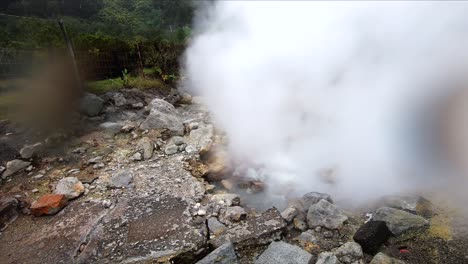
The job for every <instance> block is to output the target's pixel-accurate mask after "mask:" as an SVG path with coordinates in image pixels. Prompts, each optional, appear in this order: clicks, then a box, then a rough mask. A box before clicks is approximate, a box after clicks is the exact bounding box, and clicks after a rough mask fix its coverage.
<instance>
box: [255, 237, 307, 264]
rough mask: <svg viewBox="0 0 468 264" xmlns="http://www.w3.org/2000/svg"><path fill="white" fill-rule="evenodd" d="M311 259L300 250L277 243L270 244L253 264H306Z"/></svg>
mask: <svg viewBox="0 0 468 264" xmlns="http://www.w3.org/2000/svg"><path fill="white" fill-rule="evenodd" d="M311 258H312V255H311V254H310V253H309V252H307V251H305V250H303V249H302V248H300V247H298V246H294V245H291V244H288V243H286V242H283V241H279V242H272V243H271V244H270V245H269V246H268V248H267V249H266V250H265V251H264V252H263V253H262V254H261V255H260V257H258V259H257V260H255V262H254V263H255V264H270V263H288V264H308V263H309V261H310V260H311Z"/></svg>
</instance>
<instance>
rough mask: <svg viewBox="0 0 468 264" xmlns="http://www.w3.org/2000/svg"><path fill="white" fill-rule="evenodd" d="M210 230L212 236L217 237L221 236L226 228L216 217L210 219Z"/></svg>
mask: <svg viewBox="0 0 468 264" xmlns="http://www.w3.org/2000/svg"><path fill="white" fill-rule="evenodd" d="M208 230H209V231H210V234H211V236H213V237H215V236H218V235H220V234H221V233H223V232H224V231H225V230H226V226H225V225H224V224H222V223H221V222H219V221H218V219H216V217H210V218H208Z"/></svg>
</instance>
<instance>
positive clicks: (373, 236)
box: [353, 220, 392, 255]
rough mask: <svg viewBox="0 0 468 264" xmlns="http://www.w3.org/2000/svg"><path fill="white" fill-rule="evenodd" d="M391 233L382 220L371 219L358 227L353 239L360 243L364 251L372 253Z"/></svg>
mask: <svg viewBox="0 0 468 264" xmlns="http://www.w3.org/2000/svg"><path fill="white" fill-rule="evenodd" d="M391 235H392V233H391V232H390V230H389V229H388V227H387V224H385V222H384V221H374V220H372V221H369V222H367V223H365V224H364V225H362V226H361V227H359V229H358V230H357V232H356V233H355V234H354V237H353V239H354V241H356V242H357V243H359V245H361V247H362V250H363V251H364V252H366V253H367V254H370V255H374V254H375V253H377V251H378V250H379V248H380V246H381V245H382V244H383V243H385V242H386V241H387V239H388V238H389V237H390V236H391Z"/></svg>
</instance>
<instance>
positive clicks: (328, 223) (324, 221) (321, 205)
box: [307, 199, 348, 229]
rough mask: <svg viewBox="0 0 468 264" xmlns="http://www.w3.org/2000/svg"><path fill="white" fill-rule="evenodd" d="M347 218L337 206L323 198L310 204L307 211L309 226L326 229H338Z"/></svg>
mask: <svg viewBox="0 0 468 264" xmlns="http://www.w3.org/2000/svg"><path fill="white" fill-rule="evenodd" d="M347 220H348V217H347V216H346V215H344V214H343V212H342V211H341V210H340V209H339V208H338V207H337V206H335V205H334V204H331V203H329V202H328V201H326V200H323V199H322V200H320V201H318V202H317V203H315V204H312V205H311V206H310V207H309V211H308V212H307V224H308V225H309V228H315V227H318V226H321V227H325V228H327V229H339V228H341V227H342V226H343V223H344V222H346V221H347Z"/></svg>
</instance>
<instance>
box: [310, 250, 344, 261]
mask: <svg viewBox="0 0 468 264" xmlns="http://www.w3.org/2000/svg"><path fill="white" fill-rule="evenodd" d="M315 264H341V262H340V261H339V260H338V258H337V257H336V256H335V254H333V253H332V252H322V253H320V254H319V255H318V258H317V262H315Z"/></svg>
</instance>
